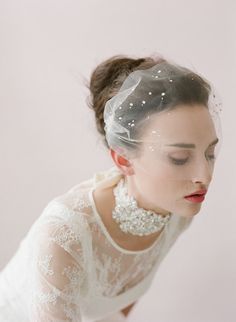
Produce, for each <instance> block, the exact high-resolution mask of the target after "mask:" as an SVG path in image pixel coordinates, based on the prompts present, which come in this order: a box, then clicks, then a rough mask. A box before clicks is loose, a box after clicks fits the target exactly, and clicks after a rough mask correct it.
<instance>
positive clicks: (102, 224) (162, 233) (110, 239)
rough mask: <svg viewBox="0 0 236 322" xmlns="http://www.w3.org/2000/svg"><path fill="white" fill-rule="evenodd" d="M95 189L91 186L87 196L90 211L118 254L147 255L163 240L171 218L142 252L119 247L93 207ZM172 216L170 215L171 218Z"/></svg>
mask: <svg viewBox="0 0 236 322" xmlns="http://www.w3.org/2000/svg"><path fill="white" fill-rule="evenodd" d="M95 189H96V185H95V186H93V187H92V188H91V189H90V190H89V192H88V194H89V199H90V203H91V206H92V209H93V212H94V214H95V216H96V219H97V221H98V224H99V226H100V228H101V229H102V231H103V233H104V235H105V236H106V237H107V239H108V240H109V241H110V243H111V244H112V245H113V246H114V247H115V248H116V249H118V250H119V251H120V252H122V253H125V254H136V255H138V254H143V253H147V252H148V251H150V250H152V249H153V248H154V247H155V246H156V244H158V243H159V242H161V240H162V238H163V235H164V234H165V232H166V228H167V226H168V225H169V223H170V221H171V218H170V220H169V221H168V223H167V224H166V225H165V227H164V229H163V230H162V232H161V233H160V235H159V236H158V237H157V239H156V240H155V241H154V242H153V244H152V245H151V246H149V247H147V248H144V249H142V250H129V249H126V248H123V247H121V246H119V245H118V244H117V243H116V242H115V240H114V239H113V238H112V237H111V235H110V233H109V232H108V230H107V228H106V226H105V225H104V223H103V221H102V218H101V215H100V214H99V212H98V211H97V207H96V205H95V201H94V197H93V191H94V190H95ZM172 216H173V214H172V215H171V217H172Z"/></svg>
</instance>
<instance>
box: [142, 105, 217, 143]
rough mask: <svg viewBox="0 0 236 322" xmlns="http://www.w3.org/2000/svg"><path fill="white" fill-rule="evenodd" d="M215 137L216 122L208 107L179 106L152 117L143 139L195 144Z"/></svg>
mask: <svg viewBox="0 0 236 322" xmlns="http://www.w3.org/2000/svg"><path fill="white" fill-rule="evenodd" d="M215 137H216V133H215V126H214V122H213V120H212V117H211V115H210V113H209V111H208V109H207V107H205V106H204V105H191V106H189V105H179V106H177V107H176V108H174V109H172V110H169V111H163V112H161V113H157V114H153V115H152V116H150V119H149V123H148V125H147V127H146V128H145V130H144V133H143V136H142V139H143V140H151V141H152V140H154V141H155V140H158V141H159V140H161V141H162V140H163V142H164V141H166V142H170V141H171V142H173V141H176V142H177V141H178V140H181V141H185V142H186V143H188V142H190V143H194V141H196V140H203V141H206V140H207V141H209V140H212V139H214V138H215ZM173 143H174V142H173Z"/></svg>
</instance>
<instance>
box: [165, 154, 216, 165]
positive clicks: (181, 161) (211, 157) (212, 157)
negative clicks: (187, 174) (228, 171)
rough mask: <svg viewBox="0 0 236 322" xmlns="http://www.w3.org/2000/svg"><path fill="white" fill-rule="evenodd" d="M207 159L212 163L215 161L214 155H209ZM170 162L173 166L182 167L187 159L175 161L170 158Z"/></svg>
mask: <svg viewBox="0 0 236 322" xmlns="http://www.w3.org/2000/svg"><path fill="white" fill-rule="evenodd" d="M208 158H209V159H210V160H211V161H212V160H215V155H209V156H208ZM170 159H171V161H172V163H173V164H175V165H184V164H185V163H186V162H187V160H188V158H187V159H175V158H172V157H170Z"/></svg>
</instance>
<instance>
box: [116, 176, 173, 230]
mask: <svg viewBox="0 0 236 322" xmlns="http://www.w3.org/2000/svg"><path fill="white" fill-rule="evenodd" d="M113 193H114V195H115V202H116V206H115V208H114V210H113V211H112V218H113V219H114V220H115V221H116V222H117V223H118V224H119V226H120V229H121V230H122V231H123V232H125V233H130V234H132V235H138V236H143V235H150V234H152V233H154V232H157V231H160V230H161V229H162V227H163V226H165V225H166V224H167V222H168V221H169V220H170V217H171V214H168V215H166V216H165V217H164V216H162V215H160V214H157V213H155V212H153V211H151V210H145V209H143V208H139V207H138V205H137V201H136V200H135V198H134V197H130V196H129V195H128V190H127V184H126V182H125V180H124V179H121V180H120V181H119V183H118V184H117V186H116V187H115V188H114V190H113Z"/></svg>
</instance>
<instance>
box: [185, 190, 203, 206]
mask: <svg viewBox="0 0 236 322" xmlns="http://www.w3.org/2000/svg"><path fill="white" fill-rule="evenodd" d="M206 193H207V190H206V189H202V190H198V191H195V192H194V193H191V194H190V195H188V196H185V197H184V198H185V199H187V200H188V201H191V202H194V203H199V202H202V201H203V200H204V199H205V195H206Z"/></svg>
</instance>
